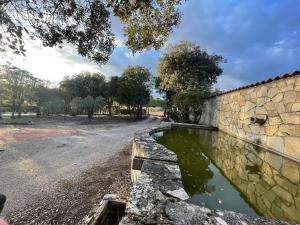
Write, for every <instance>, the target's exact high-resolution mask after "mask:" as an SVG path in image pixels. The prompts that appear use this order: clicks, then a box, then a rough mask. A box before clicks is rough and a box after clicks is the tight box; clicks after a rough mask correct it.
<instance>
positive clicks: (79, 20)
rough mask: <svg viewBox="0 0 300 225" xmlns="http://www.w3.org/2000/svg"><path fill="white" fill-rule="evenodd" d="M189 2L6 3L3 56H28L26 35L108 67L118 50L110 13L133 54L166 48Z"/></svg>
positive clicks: (1, 9)
mask: <svg viewBox="0 0 300 225" xmlns="http://www.w3.org/2000/svg"><path fill="white" fill-rule="evenodd" d="M182 1H183V0H151V1H149V0H141V1H132V0H103V1H102V0H68V1H65V0H47V1H45V0H2V1H1V2H0V24H1V25H2V26H1V29H2V32H1V34H0V50H1V51H7V50H8V49H11V50H13V52H14V53H16V54H23V55H25V52H26V50H25V46H24V41H23V40H24V33H27V34H28V35H29V37H31V38H39V39H41V40H42V42H43V44H44V45H45V46H50V47H53V46H60V47H62V46H64V45H65V44H66V43H70V44H73V45H75V47H76V49H77V52H78V54H80V55H82V56H84V57H87V58H89V59H91V60H93V61H95V62H97V63H100V64H102V63H106V62H107V61H108V59H109V56H110V55H111V53H112V51H113V49H114V47H115V44H114V35H113V33H112V31H111V22H110V11H111V10H110V9H112V11H113V12H114V15H115V16H117V17H119V18H120V20H121V22H122V23H123V24H124V26H125V28H124V34H125V35H126V36H127V42H126V44H127V46H128V47H129V48H130V49H131V50H132V51H133V52H137V51H141V50H143V49H146V48H151V47H154V48H155V49H158V48H160V47H161V46H162V45H163V44H164V42H165V41H166V39H167V37H168V35H169V34H170V32H171V31H172V29H173V27H174V26H176V25H178V24H179V22H180V12H179V11H178V5H180V4H181V2H182Z"/></svg>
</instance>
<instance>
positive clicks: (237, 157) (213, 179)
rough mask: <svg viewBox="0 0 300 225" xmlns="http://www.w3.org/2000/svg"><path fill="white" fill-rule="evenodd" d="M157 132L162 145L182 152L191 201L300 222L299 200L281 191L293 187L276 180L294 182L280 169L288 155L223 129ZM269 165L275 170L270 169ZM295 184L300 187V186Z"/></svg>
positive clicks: (184, 179)
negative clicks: (285, 196) (268, 149)
mask: <svg viewBox="0 0 300 225" xmlns="http://www.w3.org/2000/svg"><path fill="white" fill-rule="evenodd" d="M154 136H155V138H156V140H157V142H158V143H160V144H162V145H164V146H166V147H167V148H168V149H170V150H172V151H174V152H175V153H176V154H177V157H178V162H179V167H180V170H181V174H182V181H183V185H184V188H185V190H186V192H187V193H188V194H189V196H190V198H189V200H188V201H189V202H190V203H193V204H197V205H200V206H205V207H208V208H211V209H224V210H231V211H235V212H240V213H244V214H248V215H264V216H268V217H273V218H279V219H283V220H287V221H289V222H299V221H300V218H299V217H300V216H298V215H294V214H297V213H298V212H299V215H300V211H299V210H298V209H297V208H296V204H295V203H292V202H291V199H290V198H289V199H284V195H282V194H280V193H279V194H280V195H277V193H276V191H277V190H278V189H279V188H281V189H282V190H284V188H285V189H287V187H282V186H279V185H282V184H277V183H276V180H277V176H278V177H280V178H281V179H282V180H283V179H285V180H286V181H287V182H289V180H288V178H285V177H284V176H282V175H281V172H282V169H281V170H279V168H275V167H277V165H278V162H285V161H284V160H285V159H284V160H283V159H282V158H281V157H279V156H277V155H273V154H271V153H269V152H266V151H265V150H264V149H262V148H259V147H257V146H254V145H251V144H249V143H246V142H244V141H241V140H239V139H236V138H234V137H232V136H230V135H228V134H225V133H223V132H219V131H218V132H216V131H207V130H199V129H189V128H172V129H170V130H166V131H163V132H159V133H156V134H155V135H154ZM276 157H277V158H276ZM264 159H266V160H268V161H265V160H264ZM269 159H270V160H269ZM276 160H277V161H276ZM287 162H288V163H294V162H290V161H287ZM274 165H275V166H274ZM295 166H297V167H298V166H299V165H298V164H295ZM281 167H282V168H283V166H282V165H281ZM265 168H268V171H271V172H268V173H267V171H266V169H265ZM276 169H278V171H277V170H276ZM299 169H300V168H299ZM274 174H276V177H273V175H274ZM290 184H291V185H294V186H296V187H297V185H298V186H299V188H300V185H299V184H292V183H291V182H290ZM283 186H286V185H283ZM299 190H300V189H299ZM284 191H285V190H284ZM286 192H287V193H289V190H286ZM289 194H291V195H292V194H293V193H289ZM295 195H296V193H295ZM288 201H289V202H288ZM283 204H286V206H287V208H285V207H284V206H285V205H283ZM293 204H294V205H295V206H293ZM291 205H292V206H291ZM291 207H294V208H293V209H292V208H291ZM275 209H276V210H275ZM294 209H296V213H295V210H294Z"/></svg>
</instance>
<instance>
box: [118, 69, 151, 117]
mask: <svg viewBox="0 0 300 225" xmlns="http://www.w3.org/2000/svg"><path fill="white" fill-rule="evenodd" d="M151 87H152V83H151V73H150V71H149V69H146V68H143V67H142V66H129V67H128V68H127V69H125V71H124V72H123V74H122V76H121V77H120V78H119V86H118V101H119V102H120V103H121V104H125V105H127V106H128V107H129V108H131V109H132V110H133V113H134V116H138V117H141V116H142V108H143V106H144V105H147V104H148V102H149V100H150V93H151Z"/></svg>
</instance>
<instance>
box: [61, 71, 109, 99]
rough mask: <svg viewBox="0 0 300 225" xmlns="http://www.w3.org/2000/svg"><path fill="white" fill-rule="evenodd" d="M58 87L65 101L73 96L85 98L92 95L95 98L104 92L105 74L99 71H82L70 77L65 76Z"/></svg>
mask: <svg viewBox="0 0 300 225" xmlns="http://www.w3.org/2000/svg"><path fill="white" fill-rule="evenodd" d="M60 88H61V90H62V92H63V94H64V97H65V99H66V101H71V100H72V99H73V98H75V97H81V98H85V97H87V96H89V95H90V96H92V97H94V98H96V97H97V96H99V95H100V94H101V93H103V92H104V88H105V76H104V75H102V74H100V73H90V72H83V73H80V74H77V75H75V76H73V77H71V78H69V77H66V78H65V79H64V80H63V81H62V82H61V83H60Z"/></svg>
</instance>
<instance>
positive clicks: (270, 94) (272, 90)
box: [268, 88, 279, 98]
mask: <svg viewBox="0 0 300 225" xmlns="http://www.w3.org/2000/svg"><path fill="white" fill-rule="evenodd" d="M278 93H279V90H278V88H270V89H269V91H268V97H270V98H273V97H274V96H275V95H277V94H278Z"/></svg>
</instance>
